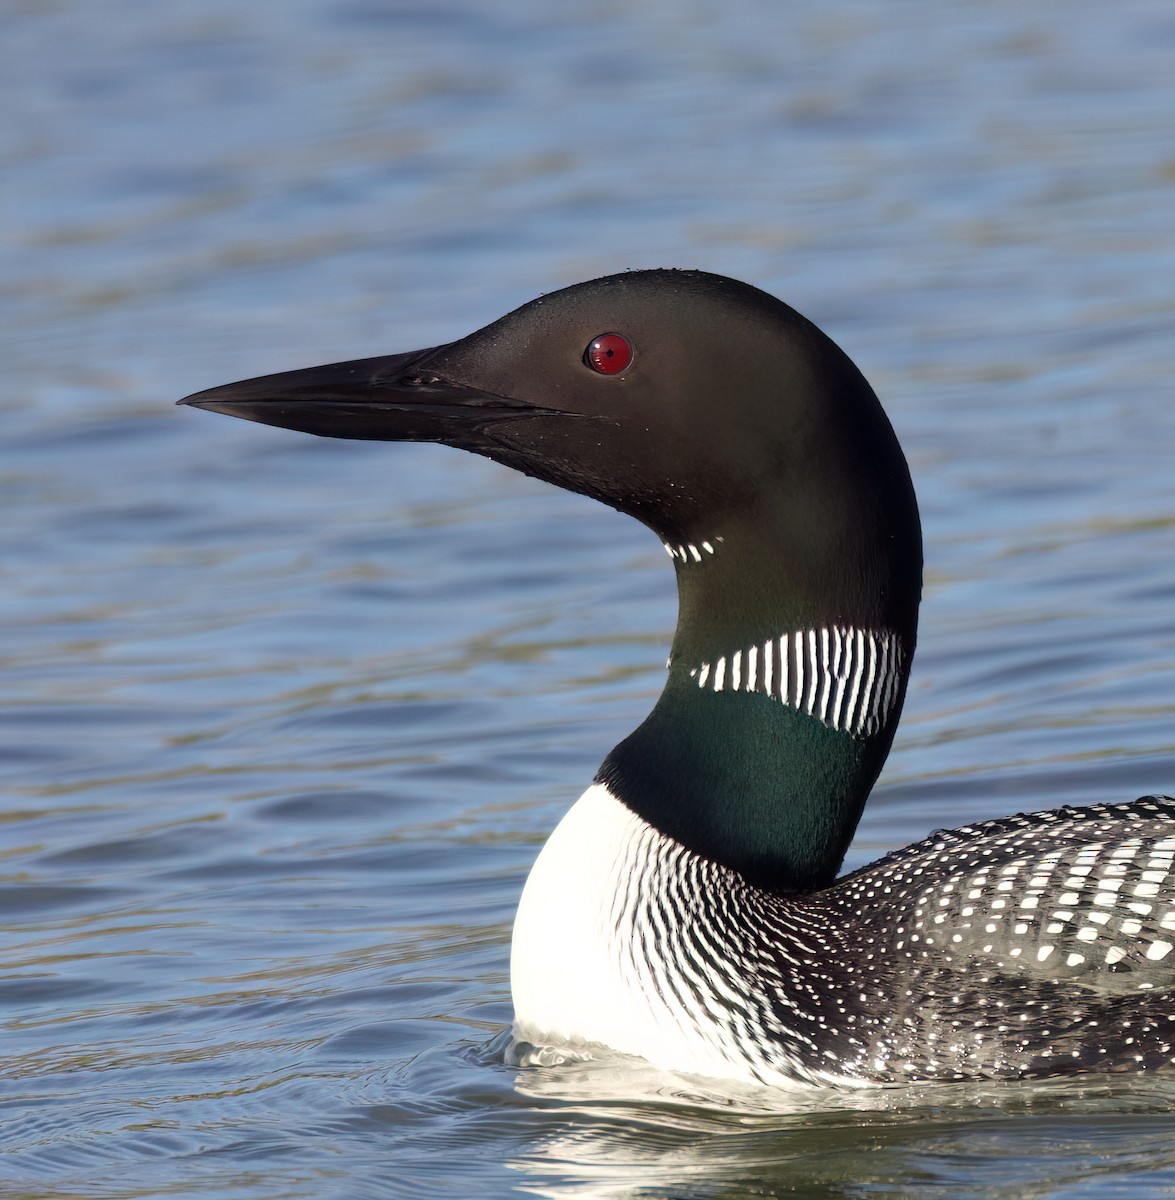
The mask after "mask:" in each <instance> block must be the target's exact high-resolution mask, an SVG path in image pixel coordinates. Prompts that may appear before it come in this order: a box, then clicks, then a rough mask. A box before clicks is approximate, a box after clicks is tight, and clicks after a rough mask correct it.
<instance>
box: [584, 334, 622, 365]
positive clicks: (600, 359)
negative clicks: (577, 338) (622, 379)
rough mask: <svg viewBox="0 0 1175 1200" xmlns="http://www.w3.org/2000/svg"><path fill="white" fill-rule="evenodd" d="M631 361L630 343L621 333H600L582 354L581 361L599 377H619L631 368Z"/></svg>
mask: <svg viewBox="0 0 1175 1200" xmlns="http://www.w3.org/2000/svg"><path fill="white" fill-rule="evenodd" d="M632 359H633V350H632V343H631V342H630V341H629V340H628V338H626V337H625V336H624V334H622V333H601V334H600V336H599V337H595V338H592V340H591V341H590V342H588V347H587V349H586V350H585V351H584V352H583V361H584V362H585V363H587V365H588V366H589V367H591V369H592V370H593V371H597V372H599V374H601V375H619V374H620V373H621V372H622V371H626V370H627V369H628V368H629V366H631V364H632Z"/></svg>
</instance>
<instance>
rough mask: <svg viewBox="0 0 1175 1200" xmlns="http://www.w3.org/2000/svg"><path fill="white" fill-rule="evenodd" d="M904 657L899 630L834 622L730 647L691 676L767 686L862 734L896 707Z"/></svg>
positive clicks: (716, 687) (712, 686)
mask: <svg viewBox="0 0 1175 1200" xmlns="http://www.w3.org/2000/svg"><path fill="white" fill-rule="evenodd" d="M904 659H905V655H904V653H903V650H902V644H901V641H900V640H899V638H898V636H897V634H896V633H892V632H890V631H888V630H886V631H882V632H874V631H872V630H865V629H857V628H856V627H854V626H849V627H848V628H847V629H846V628H843V627H841V626H839V625H834V626H831V627H826V628H823V629H801V630H797V631H795V632H794V633H785V634H783V635H782V636H781V637H779V638H778V639H772V640H770V641H767V642H764V643H763V644H762V645H761V646H749V647H747V648H746V649H740V650H735V651H734V652H733V653H732V654H730V655H725V654H724V655H722V656H720V657H719V658H716V659H715V660H714V661H713V662H712V663H711V662H704V663H702V664H701V665H700V666H697V667H694V668H693V669H691V671H690V678H692V679H696V680H697V684H698V687H700V688H708V689H709V690H711V691H715V692H723V691H732V692H760V693H762V694H763V695H766V696H770V697H771V698H772V699H773V700H778V701H779V702H780V703H782V704H786V705H787V706H788V707H789V708H795V709H798V710H799V711H800V712H805V713H807V714H808V715H809V716H810V717H815V718H816V719H817V720H818V721H822V722H823V723H824V724H825V725H828V726H829V727H830V728H832V729H839V730H840V731H841V732H843V733H851V734H853V735H855V736H858V737H860V736H863V735H866V734H871V733H876V732H877V731H878V730H879V729H880V728H881V727H882V726H883V725H884V724H885V723H886V721H887V720H888V719H889V716H890V714H891V713H892V712H893V708H894V705H895V704H896V703H897V699H898V692H899V691H900V689H901V680H902V670H903V665H904Z"/></svg>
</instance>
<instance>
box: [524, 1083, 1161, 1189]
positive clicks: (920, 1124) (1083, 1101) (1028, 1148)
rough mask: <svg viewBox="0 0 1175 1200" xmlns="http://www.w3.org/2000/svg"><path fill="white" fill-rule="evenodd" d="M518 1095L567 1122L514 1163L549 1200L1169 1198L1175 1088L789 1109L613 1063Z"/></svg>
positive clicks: (799, 1101)
mask: <svg viewBox="0 0 1175 1200" xmlns="http://www.w3.org/2000/svg"><path fill="white" fill-rule="evenodd" d="M515 1086H516V1087H517V1088H518V1090H519V1092H520V1093H522V1094H523V1095H525V1096H527V1097H529V1098H531V1099H533V1100H536V1101H540V1102H542V1105H543V1107H542V1110H541V1111H542V1112H543V1113H544V1114H545V1115H546V1116H547V1117H550V1116H551V1115H552V1112H555V1113H557V1114H558V1115H559V1117H560V1118H561V1127H560V1128H557V1129H555V1130H552V1131H550V1132H548V1133H546V1134H545V1135H544V1136H542V1137H540V1138H537V1139H535V1141H534V1143H533V1145H532V1146H531V1147H530V1148H529V1149H528V1152H527V1153H526V1154H525V1155H522V1156H519V1157H517V1158H515V1159H513V1160H511V1166H512V1167H513V1168H514V1169H516V1170H518V1171H519V1172H521V1173H523V1174H524V1175H526V1176H527V1178H528V1183H527V1185H526V1189H525V1190H527V1191H528V1192H532V1193H533V1194H535V1195H540V1196H545V1197H551V1198H552V1200H554V1198H557V1197H569V1196H590V1197H593V1200H596V1198H598V1200H620V1198H622V1197H633V1196H642V1197H650V1198H652V1197H665V1200H683V1198H686V1197H690V1198H692V1197H697V1198H698V1200H701V1198H703V1197H707V1198H709V1197H725V1196H730V1197H735V1196H737V1197H743V1196H748V1195H756V1196H759V1195H763V1196H775V1195H781V1196H782V1195H787V1196H793V1195H803V1196H821V1197H846V1198H847V1197H861V1196H864V1195H869V1196H875V1195H883V1196H884V1195H888V1196H905V1195H908V1194H911V1193H912V1192H914V1191H916V1192H917V1193H918V1194H919V1195H923V1194H925V1195H931V1196H941V1197H944V1198H945V1197H961V1196H1008V1195H1015V1196H1017V1197H1034V1196H1045V1195H1049V1196H1055V1195H1060V1194H1064V1189H1065V1188H1066V1187H1067V1186H1069V1185H1077V1184H1080V1185H1081V1186H1082V1187H1083V1188H1093V1189H1096V1188H1097V1186H1098V1185H1097V1182H1096V1181H1097V1179H1098V1178H1099V1177H1107V1178H1109V1177H1113V1178H1115V1179H1116V1180H1117V1181H1118V1184H1119V1185H1121V1184H1122V1181H1123V1179H1124V1178H1128V1179H1132V1180H1133V1181H1134V1186H1136V1187H1137V1188H1139V1189H1141V1191H1140V1193H1139V1194H1143V1193H1144V1192H1145V1191H1146V1189H1147V1188H1151V1187H1158V1186H1167V1185H1169V1184H1172V1183H1175V1144H1173V1143H1172V1142H1171V1136H1170V1135H1171V1122H1170V1117H1169V1112H1170V1110H1171V1106H1172V1104H1173V1103H1175V1083H1173V1082H1158V1083H1156V1082H1155V1081H1153V1080H1152V1081H1149V1082H1147V1083H1145V1084H1144V1085H1143V1086H1142V1087H1138V1086H1137V1085H1135V1084H1133V1083H1129V1082H1128V1083H1127V1084H1125V1085H1123V1082H1122V1080H1121V1079H1099V1078H1092V1077H1091V1078H1089V1079H1086V1080H1083V1081H1081V1082H1080V1083H1078V1084H1076V1085H1074V1084H1063V1085H1057V1084H1055V1083H1050V1084H1043V1085H1027V1084H1026V1085H1020V1086H1016V1085H1012V1086H1005V1085H998V1086H984V1085H966V1086H956V1085H947V1086H926V1087H916V1088H910V1087H901V1088H885V1089H870V1090H865V1091H861V1092H856V1093H851V1094H846V1093H833V1092H827V1091H821V1090H817V1089H812V1090H806V1091H797V1092H796V1093H794V1094H789V1095H782V1094H780V1093H778V1092H775V1093H771V1092H767V1091H761V1092H755V1091H753V1090H751V1089H732V1088H729V1087H727V1086H725V1085H721V1084H714V1083H713V1082H711V1081H705V1080H698V1079H688V1078H684V1077H681V1076H673V1075H670V1074H667V1073H664V1072H659V1071H656V1070H654V1069H653V1068H650V1067H647V1066H645V1065H643V1064H639V1063H636V1062H632V1061H619V1060H612V1061H603V1062H593V1063H576V1064H569V1065H565V1066H563V1067H559V1068H546V1069H532V1070H529V1071H527V1072H524V1073H522V1074H520V1075H518V1076H516V1078H515ZM553 1105H554V1106H557V1107H555V1108H554V1110H552V1107H551V1106H553ZM1028 1118H1030V1120H1027V1119H1028ZM1083 1194H1084V1193H1083ZM1088 1194H1091V1195H1092V1194H1099V1195H1100V1194H1102V1193H1100V1192H1097V1191H1090V1192H1089V1193H1088Z"/></svg>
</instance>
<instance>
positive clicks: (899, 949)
mask: <svg viewBox="0 0 1175 1200" xmlns="http://www.w3.org/2000/svg"><path fill="white" fill-rule="evenodd" d="M181 403H185V404H191V405H194V406H196V407H198V408H205V409H210V410H212V411H214V412H221V413H227V414H229V415H231V416H236V417H244V418H246V419H248V420H251V421H261V422H264V423H266V424H269V425H277V426H282V427H285V428H289V429H296V430H302V431H305V432H308V433H314V434H321V435H325V436H330V437H340V438H363V439H377V440H386V441H425V442H440V443H444V444H446V445H449V446H456V447H460V448H461V449H464V450H470V451H473V452H475V453H477V454H482V455H485V456H487V457H488V458H491V459H494V460H495V461H497V462H499V463H504V464H506V465H507V466H510V467H514V468H516V469H517V470H520V471H523V472H525V473H526V474H528V475H534V476H537V477H538V478H540V479H545V480H547V481H549V482H551V483H554V484H557V485H559V486H561V487H565V488H569V489H571V490H572V491H576V492H581V493H583V494H585V495H587V496H592V497H594V498H595V499H597V500H600V501H603V502H604V503H605V504H608V505H611V506H612V507H613V508H616V509H618V510H620V511H621V512H623V513H627V514H629V515H630V516H633V517H635V518H636V519H637V520H639V521H642V522H643V523H644V524H645V525H647V526H648V527H649V528H651V529H652V530H653V531H654V532H655V533H656V534H657V535H658V537H660V539H661V540H662V542H663V543H664V545H665V548H666V550H667V551H668V553H669V556H670V557H671V558H672V559H673V563H674V566H675V568H676V572H677V583H678V593H679V604H680V607H679V618H678V624H677V630H676V633H675V635H674V638H673V645H672V652H671V657H670V660H669V667H668V680H667V682H666V684H665V688H664V691H663V692H662V694H661V697H660V699H659V700H658V702H657V704H656V706H655V707H654V709H653V711H652V713H651V714H650V715H649V717H648V718H647V720H646V721H645V722H644V724H642V725H641V726H640V728H639V729H637V730H636V732H634V733H633V734H631V735H630V736H629V737H627V738H625V740H624V741H622V742H621V743H620V744H619V745H618V746H617V747H616V748H615V749H613V750H612V752H611V753H610V754H609V755H608V756H607V757H606V758H605V760H604V763H603V765H602V766H601V767H600V770H599V772H598V774H597V775H596V778H595V781H594V782H593V784H592V786H591V787H589V788H588V790H587V791H586V792H585V793H584V795H583V796H582V797H581V798H580V799H579V801H578V802H577V803H576V804H575V805H574V806H573V807H572V808H571V810H570V811H569V812H568V814H567V815H566V817H565V818H564V819H563V820H562V822H561V823H560V824H559V825H558V827H557V828H556V830H555V831H554V833H553V834H552V835H551V838H550V840H549V841H548V842H547V844H546V846H545V847H544V849H543V850H542V852H541V853H540V855H539V857H538V860H537V862H536V863H535V866H534V869H533V870H532V872H531V874H530V877H529V879H528V881H527V883H526V887H525V890H524V892H523V896H522V900H521V903H520V906H519V911H518V916H517V920H516V923H515V927H514V939H513V948H512V955H511V983H512V991H513V997H514V1004H515V1025H514V1037H515V1039H516V1042H517V1043H518V1044H531V1045H532V1046H535V1047H541V1046H556V1047H590V1046H591V1045H603V1046H606V1047H611V1048H612V1049H614V1050H619V1051H623V1052H627V1053H630V1054H634V1055H637V1056H640V1057H643V1058H645V1059H647V1060H649V1061H651V1062H652V1063H654V1064H655V1065H657V1066H660V1067H664V1068H668V1069H673V1070H680V1071H686V1072H691V1073H695V1074H701V1075H709V1076H715V1077H724V1078H727V1079H736V1080H743V1081H746V1082H750V1083H760V1084H767V1085H772V1086H785V1087H786V1086H794V1085H796V1084H801V1083H814V1084H824V1085H834V1086H836V1085H839V1086H861V1085H869V1084H891V1083H900V1082H907V1081H931V1080H963V1079H994V1078H1005V1079H1006V1078H1039V1077H1044V1076H1052V1075H1063V1074H1069V1073H1074V1072H1081V1071H1090V1070H1101V1071H1139V1070H1147V1069H1153V1068H1159V1067H1164V1066H1167V1065H1169V1064H1172V1063H1173V1062H1175V1050H1173V1049H1172V1046H1173V1043H1175V953H1172V948H1173V947H1175V874H1173V867H1172V863H1173V861H1175V799H1172V798H1171V797H1167V796H1149V797H1144V798H1142V799H1140V800H1136V801H1134V802H1133V803H1125V804H1097V805H1092V806H1089V807H1083V808H1061V809H1057V810H1055V811H1052V812H1036V813H1027V814H1022V815H1019V816H1012V817H1007V818H1004V819H1001V820H996V821H988V822H984V823H981V824H974V825H966V826H963V827H962V828H959V829H954V830H950V831H940V832H937V833H933V834H931V835H930V837H928V838H927V839H926V840H924V841H921V842H919V843H917V844H916V845H912V846H909V847H907V848H906V849H904V850H899V851H897V852H896V853H893V854H890V855H887V856H886V857H885V858H882V859H880V860H879V861H877V862H875V863H873V864H872V865H870V866H867V867H864V868H862V869H860V870H858V871H854V872H853V873H852V874H850V875H847V876H844V877H843V878H840V879H837V878H836V873H837V870H838V868H839V866H840V863H841V860H842V858H843V856H844V853H845V850H846V848H847V847H848V844H849V841H850V839H851V838H852V836H853V831H854V829H855V827H856V825H857V821H858V819H859V817H860V815H861V810H862V808H863V806H864V804H865V800H866V798H867V796H868V794H869V790H870V788H871V787H872V785H873V783H874V780H875V779H876V778H877V775H878V773H879V772H880V770H881V766H882V763H883V762H884V760H885V757H886V754H887V753H888V751H889V748H890V743H891V742H892V740H893V736H894V731H895V728H896V726H897V721H898V716H899V714H900V712H901V709H902V702H903V700H904V697H905V693H906V683H907V680H908V678H909V673H910V663H911V659H912V656H913V654H914V642H915V636H916V630H917V612H918V604H919V600H920V595H921V575H922V549H921V530H920V525H919V518H918V507H917V503H916V501H915V497H914V490H913V486H912V484H911V481H910V475H909V471H908V469H907V466H906V462H905V458H904V456H903V454H902V451H901V448H900V447H899V445H898V442H897V439H896V437H895V435H894V432H893V430H892V428H891V427H890V424H889V421H888V420H887V418H886V416H885V414H884V412H883V411H882V409H881V406H880V404H879V402H878V400H877V398H876V396H875V395H874V393H873V391H872V389H871V388H870V386H869V384H868V383H867V382H866V381H865V379H864V378H863V377H862V375H861V374H860V372H859V371H858V370H857V368H856V367H855V366H854V365H853V363H852V362H851V361H850V360H849V359H848V357H847V356H846V355H845V354H844V353H843V352H842V351H841V350H840V349H839V348H838V347H837V346H836V345H835V344H834V343H833V342H832V341H831V340H830V339H829V338H828V337H826V336H825V335H824V334H823V333H821V332H820V331H819V330H818V329H817V328H816V327H815V326H814V325H812V324H811V322H809V321H807V320H806V319H805V318H804V317H802V316H800V315H799V314H798V313H796V312H795V311H794V310H792V309H791V308H789V307H788V306H787V305H785V304H783V303H781V302H780V301H778V300H776V299H774V298H773V297H771V296H769V295H767V294H766V293H764V292H761V291H759V290H757V289H756V288H753V287H750V286H748V285H746V284H743V283H739V282H737V281H735V280H732V279H727V278H724V277H721V276H716V275H711V274H707V273H704V272H701V271H670V270H657V271H635V272H630V273H626V274H622V275H614V276H611V277H609V278H605V279H597V280H593V281H591V282H588V283H582V284H578V285H576V286H574V287H569V288H566V289H565V290H562V291H558V292H555V293H552V294H550V295H547V296H544V297H542V298H540V299H537V300H534V301H532V302H531V303H529V304H526V305H524V306H523V307H521V308H519V309H517V310H516V311H514V312H512V313H510V314H508V315H507V316H505V317H502V318H501V319H500V320H498V321H495V322H494V323H493V324H491V325H489V326H487V327H486V328H484V329H482V330H479V331H478V332H476V333H473V334H470V335H469V336H468V337H465V338H462V339H461V340H459V341H456V342H452V343H450V344H448V345H444V346H439V347H434V348H432V349H429V350H423V351H416V352H412V353H408V354H397V355H392V356H390V357H382V358H368V359H360V360H356V361H352V362H345V363H338V364H334V365H330V366H323V367H314V368H310V369H308V370H298V371H290V372H285V373H282V374H277V375H268V376H265V377H263V378H259V379H251V380H246V381H244V382H241V383H233V384H229V385H227V386H224V387H217V388H212V389H210V390H208V391H203V392H199V393H197V394H195V395H193V396H189V397H187V398H186V399H185V400H183V401H181Z"/></svg>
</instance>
